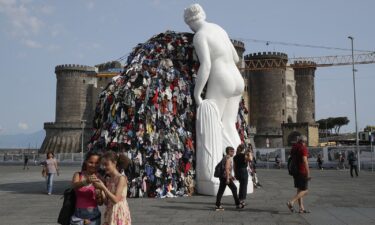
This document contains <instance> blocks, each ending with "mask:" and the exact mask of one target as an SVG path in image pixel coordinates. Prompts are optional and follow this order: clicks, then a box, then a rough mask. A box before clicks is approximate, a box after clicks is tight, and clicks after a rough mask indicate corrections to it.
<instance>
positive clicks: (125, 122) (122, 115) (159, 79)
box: [89, 31, 248, 198]
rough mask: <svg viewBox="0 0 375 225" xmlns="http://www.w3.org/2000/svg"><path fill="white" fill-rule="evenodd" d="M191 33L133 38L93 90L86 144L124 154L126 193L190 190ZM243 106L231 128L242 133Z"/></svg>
mask: <svg viewBox="0 0 375 225" xmlns="http://www.w3.org/2000/svg"><path fill="white" fill-rule="evenodd" d="M192 39H193V34H191V33H176V32H172V31H167V32H165V33H161V34H159V35H156V36H154V37H152V38H151V39H149V40H148V41H147V42H146V43H143V44H138V45H137V46H136V47H135V48H134V49H133V51H132V52H131V53H130V55H129V56H128V58H127V61H126V65H125V67H124V70H123V72H122V74H120V75H118V76H115V77H113V78H112V82H111V83H109V84H108V85H107V87H106V88H105V89H104V90H103V91H102V92H101V93H100V94H99V100H98V102H97V105H96V110H95V116H94V121H93V124H94V128H95V131H94V134H93V135H92V137H91V140H90V144H89V150H90V151H93V150H99V151H100V150H101V151H108V150H113V151H116V152H121V153H123V154H126V155H127V156H128V157H129V158H130V159H131V160H132V164H131V167H130V169H129V171H127V176H128V178H129V182H128V183H129V188H128V190H129V197H160V198H164V197H176V196H190V195H192V194H193V192H194V176H195V170H194V168H195V165H194V163H195V158H194V157H195V111H196V106H195V102H194V98H193V90H194V84H195V79H196V73H197V71H198V68H199V62H198V59H197V57H196V55H195V53H194V47H193V44H192ZM245 114H247V109H246V108H245V106H244V104H243V102H242V103H241V104H240V110H239V115H238V122H237V128H238V130H239V133H240V136H241V138H242V139H243V140H244V139H246V138H247V136H248V135H247V132H246V129H244V128H245V127H247V125H246V122H244V121H245V120H244V118H245Z"/></svg>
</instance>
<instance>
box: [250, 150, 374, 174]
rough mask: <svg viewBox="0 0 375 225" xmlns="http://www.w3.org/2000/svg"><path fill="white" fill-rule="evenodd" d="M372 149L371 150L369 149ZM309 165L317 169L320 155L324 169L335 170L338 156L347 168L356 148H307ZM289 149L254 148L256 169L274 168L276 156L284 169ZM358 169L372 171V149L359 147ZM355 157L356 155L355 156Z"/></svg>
mask: <svg viewBox="0 0 375 225" xmlns="http://www.w3.org/2000/svg"><path fill="white" fill-rule="evenodd" d="M371 147H372V149H371ZM308 149H309V153H310V154H309V157H308V160H309V164H310V166H311V167H317V166H318V164H317V159H318V155H319V154H320V155H321V156H322V159H323V167H324V168H337V166H338V165H339V159H340V155H341V156H343V157H344V160H345V161H344V165H345V166H346V167H347V168H348V167H349V166H348V155H349V152H351V151H353V152H356V146H328V147H309V148H308ZM290 150H291V148H290V147H289V148H256V149H255V157H256V160H257V164H258V167H264V168H274V167H275V165H276V157H277V156H278V159H279V161H280V162H281V165H282V167H285V165H286V163H287V161H288V157H289V155H290ZM359 151H360V154H359V160H358V162H359V163H360V168H361V169H365V170H372V171H373V170H374V169H375V168H374V166H375V165H374V161H375V155H374V147H373V146H359ZM356 156H357V155H356Z"/></svg>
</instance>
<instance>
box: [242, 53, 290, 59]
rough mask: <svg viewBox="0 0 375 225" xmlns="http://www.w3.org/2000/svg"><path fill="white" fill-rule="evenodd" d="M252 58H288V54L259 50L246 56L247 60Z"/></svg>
mask: <svg viewBox="0 0 375 225" xmlns="http://www.w3.org/2000/svg"><path fill="white" fill-rule="evenodd" d="M252 59H283V60H288V55H287V54H285V53H282V52H258V53H251V54H248V55H246V56H245V60H252Z"/></svg>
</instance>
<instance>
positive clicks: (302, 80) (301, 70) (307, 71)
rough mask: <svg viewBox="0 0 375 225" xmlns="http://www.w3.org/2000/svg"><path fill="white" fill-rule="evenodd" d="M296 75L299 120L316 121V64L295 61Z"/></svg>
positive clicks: (300, 121)
mask: <svg viewBox="0 0 375 225" xmlns="http://www.w3.org/2000/svg"><path fill="white" fill-rule="evenodd" d="M293 68H294V76H295V80H296V92H297V96H298V101H297V105H298V113H297V122H299V123H304V122H305V123H315V89H314V79H315V70H316V64H315V63H314V62H309V61H298V62H294V65H293Z"/></svg>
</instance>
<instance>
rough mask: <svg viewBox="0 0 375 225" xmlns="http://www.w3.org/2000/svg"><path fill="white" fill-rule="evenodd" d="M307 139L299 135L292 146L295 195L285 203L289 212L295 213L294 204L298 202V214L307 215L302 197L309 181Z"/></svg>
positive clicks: (305, 193)
mask: <svg viewBox="0 0 375 225" xmlns="http://www.w3.org/2000/svg"><path fill="white" fill-rule="evenodd" d="M306 142H307V137H306V136H304V135H301V136H300V137H299V140H298V142H297V143H296V144H294V145H293V147H292V150H291V153H290V155H291V157H292V163H294V164H295V165H296V170H297V171H296V172H295V173H294V175H293V179H294V187H296V188H297V194H296V195H295V196H294V197H293V198H292V200H290V201H289V202H287V206H288V208H289V210H290V211H291V212H295V209H294V203H295V202H296V201H298V205H299V213H309V211H308V210H306V209H305V207H304V205H303V197H304V196H305V195H307V192H308V190H307V189H308V188H307V187H308V181H309V180H310V179H311V177H310V170H309V163H308V161H307V156H308V154H309V152H308V150H307V147H306Z"/></svg>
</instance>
